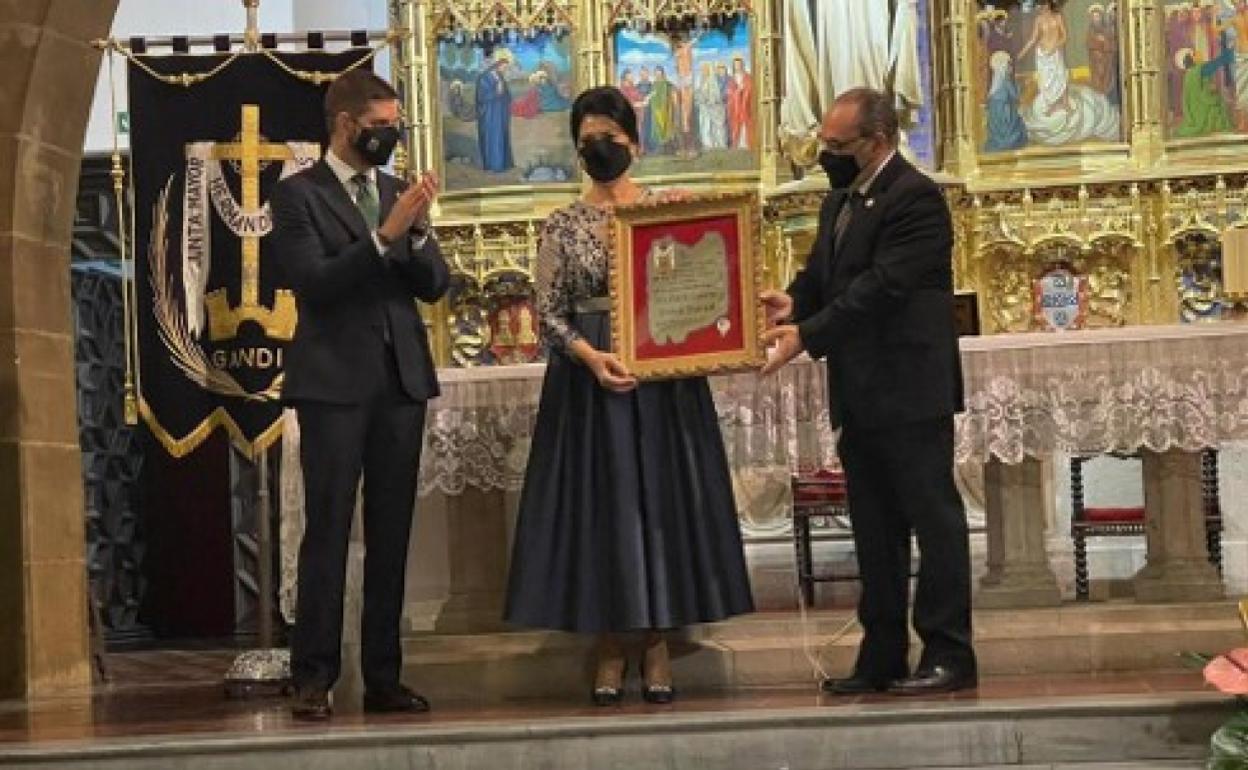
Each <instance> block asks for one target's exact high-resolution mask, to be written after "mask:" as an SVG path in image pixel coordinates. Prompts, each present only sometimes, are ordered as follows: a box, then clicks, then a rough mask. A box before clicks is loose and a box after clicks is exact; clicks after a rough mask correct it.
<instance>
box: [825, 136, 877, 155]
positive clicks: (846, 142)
mask: <svg viewBox="0 0 1248 770" xmlns="http://www.w3.org/2000/svg"><path fill="white" fill-rule="evenodd" d="M866 138H867V137H865V136H855V137H854V138H853V139H824V140H823V148H824V149H825V150H828V151H829V152H835V153H840V152H844V151H845V150H847V149H849V148H850V147H852V146H853V145H854V143H855V142H859V141H862V140H863V139H866Z"/></svg>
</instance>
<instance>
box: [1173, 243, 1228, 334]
mask: <svg viewBox="0 0 1248 770" xmlns="http://www.w3.org/2000/svg"><path fill="white" fill-rule="evenodd" d="M1173 249H1174V258H1175V275H1174V280H1175V289H1176V291H1177V292H1178V295H1179V320H1180V321H1183V322H1185V323H1191V322H1198V321H1219V320H1222V319H1224V318H1229V317H1230V316H1231V313H1232V311H1233V310H1234V302H1233V301H1230V300H1228V298H1227V297H1226V296H1225V293H1224V292H1223V289H1222V283H1223V280H1222V279H1223V276H1222V246H1221V242H1220V240H1219V237H1218V233H1217V232H1215V231H1213V230H1206V229H1203V228H1192V229H1189V230H1185V231H1183V232H1180V233H1178V234H1177V235H1176V236H1175V237H1174V241H1173Z"/></svg>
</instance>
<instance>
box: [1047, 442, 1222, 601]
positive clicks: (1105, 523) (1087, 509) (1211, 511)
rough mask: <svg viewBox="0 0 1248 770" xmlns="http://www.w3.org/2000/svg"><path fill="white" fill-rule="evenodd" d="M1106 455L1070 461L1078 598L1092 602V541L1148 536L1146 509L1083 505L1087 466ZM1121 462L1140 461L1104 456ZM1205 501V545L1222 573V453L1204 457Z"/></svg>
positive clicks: (1125, 456)
mask: <svg viewBox="0 0 1248 770" xmlns="http://www.w3.org/2000/svg"><path fill="white" fill-rule="evenodd" d="M1098 456H1102V455H1088V456H1078V455H1077V456H1074V457H1071V458H1070V500H1071V516H1070V536H1071V538H1072V539H1073V540H1074V543H1075V598H1076V599H1078V600H1080V601H1086V600H1087V598H1088V582H1089V581H1088V551H1087V538H1089V537H1118V536H1123V535H1143V534H1144V506H1142V505H1140V506H1125V507H1110V506H1087V505H1084V502H1083V490H1084V487H1083V464H1084V463H1085V462H1087V461H1088V460H1091V459H1092V458H1093V457H1098ZM1103 456H1106V457H1117V458H1120V459H1132V458H1136V457H1139V455H1138V454H1135V453H1112V454H1109V455H1103ZM1200 481H1201V485H1200V486H1201V498H1202V505H1203V507H1204V513H1205V542H1206V545H1207V546H1208V548H1209V561H1210V563H1212V564H1213V566H1214V567H1216V568H1217V570H1218V573H1219V574H1221V572H1222V508H1221V506H1220V504H1219V503H1218V452H1217V450H1216V449H1206V450H1204V451H1203V452H1201V455H1200Z"/></svg>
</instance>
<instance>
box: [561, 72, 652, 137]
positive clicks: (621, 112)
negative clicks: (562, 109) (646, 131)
mask: <svg viewBox="0 0 1248 770" xmlns="http://www.w3.org/2000/svg"><path fill="white" fill-rule="evenodd" d="M590 115H597V116H599V117H602V118H610V119H611V120H613V121H615V124H616V125H617V126H619V127H620V128H621V129H622V130H623V131H624V133H625V134H627V135H628V138H629V140H630V141H631V142H632V143H633V144H641V135H640V134H638V133H637V113H636V111H635V110H633V105H632V104H630V103H629V101H628V97H627V96H625V95H624V94H623V93H622V92H621V91H620V89H618V88H616V87H615V86H598V87H597V88H589V89H586V90H584V91H582V92H581V93H580V95H579V96H577V97H576V101H575V102H572V142H573V143H574V144H575V143H576V142H579V141H580V140H581V124H582V123H584V122H585V118H588V117H589V116H590Z"/></svg>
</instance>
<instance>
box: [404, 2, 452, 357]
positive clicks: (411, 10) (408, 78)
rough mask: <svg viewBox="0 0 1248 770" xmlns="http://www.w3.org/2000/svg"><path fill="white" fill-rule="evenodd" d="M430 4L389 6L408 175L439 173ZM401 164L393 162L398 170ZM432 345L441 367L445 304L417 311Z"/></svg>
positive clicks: (446, 348) (445, 351)
mask: <svg viewBox="0 0 1248 770" xmlns="http://www.w3.org/2000/svg"><path fill="white" fill-rule="evenodd" d="M429 11H430V8H429V1H428V0H394V2H392V3H391V4H390V26H391V29H394V30H400V31H402V32H403V33H404V35H403V37H402V38H400V39H399V41H398V43H397V44H396V45H394V46H392V48H391V52H392V56H393V64H392V65H391V72H392V75H393V77H394V80H395V81H396V82H397V83H399V84H400V86H401V89H400V90H401V92H402V95H403V112H404V114H405V115H406V116H407V122H408V134H407V147H406V149H407V155H406V158H404V159H402V160H403V161H404V163H403V164H402V165H405V167H406V168H405V171H406V172H407V173H420V172H424V171H429V170H431V169H434V168H436V167H437V163H436V160H437V155H436V154H435V153H436V152H437V143H438V137H437V128H438V126H437V122H436V120H435V116H434V114H433V110H434V104H435V102H436V100H435V99H434V94H433V88H434V80H433V69H434V66H436V65H435V63H434V62H433V59H432V58H431V57H432V55H433V54H432V53H431V52H432V51H433V50H435V49H434V48H433V43H432V41H431V40H430V33H429ZM399 165H400V159H399V158H396V159H395V166H396V170H398V167H399ZM440 213H441V212H440V211H439V206H438V204H437V202H436V201H435V203H434V210H433V216H434V219H435V221H436V220H437V218H438V215H439V214H440ZM420 309H421V315H422V317H423V318H424V319H425V327H426V329H428V332H429V335H430V340H431V342H432V352H433V359H434V363H435V364H437V365H438V366H445V365H446V364H447V363H448V362H449V360H450V359H449V353H450V338H449V335H448V333H447V310H446V303H445V302H439V303H437V304H434V305H426V304H424V303H421V305H420Z"/></svg>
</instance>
